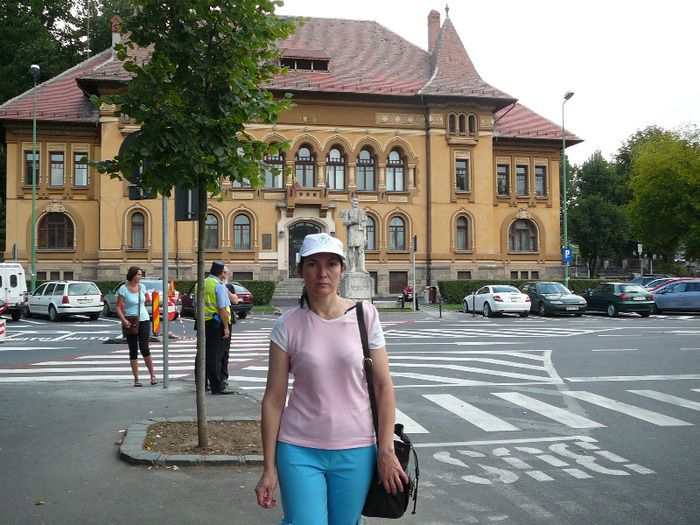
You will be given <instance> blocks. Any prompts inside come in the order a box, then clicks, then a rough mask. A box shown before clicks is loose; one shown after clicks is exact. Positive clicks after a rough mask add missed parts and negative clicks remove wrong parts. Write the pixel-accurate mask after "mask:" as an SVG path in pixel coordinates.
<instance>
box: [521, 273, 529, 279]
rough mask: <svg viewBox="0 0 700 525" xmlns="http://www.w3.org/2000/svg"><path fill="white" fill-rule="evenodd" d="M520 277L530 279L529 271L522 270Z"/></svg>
mask: <svg viewBox="0 0 700 525" xmlns="http://www.w3.org/2000/svg"><path fill="white" fill-rule="evenodd" d="M520 278H521V279H528V278H529V273H528V272H520Z"/></svg>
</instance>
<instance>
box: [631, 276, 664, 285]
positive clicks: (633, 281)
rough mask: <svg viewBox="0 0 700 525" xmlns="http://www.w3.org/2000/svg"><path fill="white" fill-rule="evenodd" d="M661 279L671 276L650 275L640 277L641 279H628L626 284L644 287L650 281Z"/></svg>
mask: <svg viewBox="0 0 700 525" xmlns="http://www.w3.org/2000/svg"><path fill="white" fill-rule="evenodd" d="M662 277H672V275H667V274H665V273H651V274H649V275H642V276H641V277H635V278H634V279H630V280H629V281H627V282H628V283H630V284H638V285H640V286H645V285H646V284H648V283H650V282H651V281H655V280H656V279H660V278H662Z"/></svg>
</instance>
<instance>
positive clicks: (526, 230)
mask: <svg viewBox="0 0 700 525" xmlns="http://www.w3.org/2000/svg"><path fill="white" fill-rule="evenodd" d="M508 249H509V250H510V251H511V252H536V251H537V229H536V228H535V225H534V224H533V223H532V221H529V220H526V219H519V220H517V221H515V222H514V223H513V224H512V225H511V227H510V230H509V231H508Z"/></svg>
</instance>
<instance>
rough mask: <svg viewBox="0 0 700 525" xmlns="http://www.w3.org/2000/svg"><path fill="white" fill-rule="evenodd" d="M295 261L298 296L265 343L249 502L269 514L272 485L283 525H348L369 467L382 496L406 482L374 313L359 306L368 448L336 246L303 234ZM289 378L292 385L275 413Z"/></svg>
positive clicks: (356, 343) (356, 340)
mask: <svg viewBox="0 0 700 525" xmlns="http://www.w3.org/2000/svg"><path fill="white" fill-rule="evenodd" d="M299 253H300V256H301V260H300V261H299V266H298V268H297V272H298V274H299V276H300V277H302V278H303V279H304V284H305V286H304V293H303V295H302V298H301V300H300V304H299V306H298V307H296V308H294V309H292V310H290V311H288V312H285V314H284V315H282V316H281V317H280V318H278V319H277V321H276V322H275V326H274V327H273V329H272V332H271V334H270V361H269V369H268V376H267V387H266V389H265V396H264V398H263V404H262V439H263V453H264V458H265V464H264V471H263V474H262V477H261V478H260V481H259V482H258V484H257V486H256V488H255V493H256V495H257V498H258V504H259V505H260V506H261V507H263V508H272V507H274V506H275V504H276V501H275V499H274V492H275V490H276V488H277V485H278V483H279V486H280V492H281V496H282V505H283V508H284V519H283V520H282V521H281V523H283V524H292V523H293V524H295V525H305V524H309V523H314V524H317V523H328V524H329V525H357V524H359V523H360V519H361V512H362V507H363V505H364V502H365V498H366V496H367V490H368V488H369V483H370V481H371V478H372V474H373V473H374V469H375V468H376V469H377V472H378V476H379V481H380V483H382V484H383V485H384V488H385V489H386V491H387V492H393V493H396V491H397V490H402V489H403V484H404V483H407V482H408V479H407V476H406V473H405V472H404V471H403V470H402V469H401V466H400V465H399V462H398V460H397V459H396V455H395V454H394V438H393V435H394V413H395V408H396V407H395V401H394V386H393V384H392V381H391V377H390V375H389V360H388V358H387V353H386V344H385V342H384V335H383V333H382V329H381V325H380V324H379V317H378V315H377V310H376V308H374V306H373V305H371V304H370V303H365V305H364V306H365V308H364V310H365V323H366V325H367V329H368V334H369V340H370V341H369V346H370V352H371V355H372V360H373V365H374V366H373V368H374V388H375V392H376V398H377V408H378V411H379V439H378V440H375V435H374V428H373V426H372V411H371V407H370V403H369V396H368V394H367V383H366V379H365V376H364V370H363V368H362V359H363V353H362V343H361V341H360V332H359V327H358V325H357V315H356V309H355V302H354V301H351V300H350V299H345V298H343V297H340V296H339V295H338V283H339V281H340V278H341V277H342V276H343V273H344V272H345V255H344V253H343V243H342V242H341V241H340V240H338V239H336V238H334V237H331V236H330V235H328V234H325V233H319V234H313V235H307V236H306V237H305V239H304V243H303V244H302V246H301V250H300V252H299ZM290 373H291V374H292V375H293V376H294V382H293V385H292V392H291V394H290V396H289V402H288V404H287V406H285V401H286V397H287V389H288V381H289V374H290ZM376 441H378V443H379V444H378V446H377V444H376Z"/></svg>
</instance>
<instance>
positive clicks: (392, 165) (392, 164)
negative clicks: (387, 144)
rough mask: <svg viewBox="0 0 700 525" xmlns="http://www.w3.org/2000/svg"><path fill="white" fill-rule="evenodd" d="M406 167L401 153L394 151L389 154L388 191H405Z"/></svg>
mask: <svg viewBox="0 0 700 525" xmlns="http://www.w3.org/2000/svg"><path fill="white" fill-rule="evenodd" d="M405 174H406V165H405V162H404V159H403V157H402V156H401V151H400V150H399V149H393V150H391V152H390V153H389V160H388V161H387V163H386V189H387V191H404V187H405V185H404V178H405Z"/></svg>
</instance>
